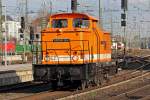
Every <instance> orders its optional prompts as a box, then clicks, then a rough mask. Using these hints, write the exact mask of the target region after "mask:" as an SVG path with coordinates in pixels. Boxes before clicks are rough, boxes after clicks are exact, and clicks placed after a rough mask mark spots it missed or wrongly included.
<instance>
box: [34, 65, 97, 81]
mask: <svg viewBox="0 0 150 100" xmlns="http://www.w3.org/2000/svg"><path fill="white" fill-rule="evenodd" d="M96 73H97V66H96V64H95V63H90V64H64V65H60V64H59V65H50V64H33V77H34V81H37V82H38V81H43V82H49V81H67V80H68V81H78V80H80V81H84V80H93V79H94V77H95V76H96Z"/></svg>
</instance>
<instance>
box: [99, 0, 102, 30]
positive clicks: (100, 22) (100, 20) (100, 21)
mask: <svg viewBox="0 0 150 100" xmlns="http://www.w3.org/2000/svg"><path fill="white" fill-rule="evenodd" d="M101 13H102V12H101V0H99V25H100V26H101V27H102V19H101V15H102V14H101Z"/></svg>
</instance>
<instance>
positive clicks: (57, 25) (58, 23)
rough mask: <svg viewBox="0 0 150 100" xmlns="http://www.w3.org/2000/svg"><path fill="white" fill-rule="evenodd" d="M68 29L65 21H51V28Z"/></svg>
mask: <svg viewBox="0 0 150 100" xmlns="http://www.w3.org/2000/svg"><path fill="white" fill-rule="evenodd" d="M66 27H68V22H67V19H53V21H52V28H66Z"/></svg>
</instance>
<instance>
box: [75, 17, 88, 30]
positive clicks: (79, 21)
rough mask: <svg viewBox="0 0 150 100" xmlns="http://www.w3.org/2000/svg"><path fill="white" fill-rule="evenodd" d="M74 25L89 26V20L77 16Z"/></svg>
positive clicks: (78, 26)
mask: <svg viewBox="0 0 150 100" xmlns="http://www.w3.org/2000/svg"><path fill="white" fill-rule="evenodd" d="M73 27H77V28H89V20H87V19H84V18H76V19H74V20H73Z"/></svg>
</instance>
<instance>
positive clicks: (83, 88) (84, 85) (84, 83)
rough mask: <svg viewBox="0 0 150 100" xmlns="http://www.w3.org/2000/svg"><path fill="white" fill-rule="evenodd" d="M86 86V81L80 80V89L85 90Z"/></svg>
mask: <svg viewBox="0 0 150 100" xmlns="http://www.w3.org/2000/svg"><path fill="white" fill-rule="evenodd" d="M85 88H86V82H81V90H85Z"/></svg>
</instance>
